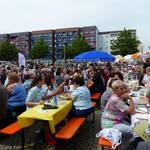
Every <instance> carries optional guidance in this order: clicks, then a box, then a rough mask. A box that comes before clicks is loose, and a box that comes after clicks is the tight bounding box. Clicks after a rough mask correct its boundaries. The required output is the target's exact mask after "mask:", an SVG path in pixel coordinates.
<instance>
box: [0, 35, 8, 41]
mask: <svg viewBox="0 0 150 150" xmlns="http://www.w3.org/2000/svg"><path fill="white" fill-rule="evenodd" d="M8 39H9V35H8V34H0V43H2V42H4V41H7V40H8Z"/></svg>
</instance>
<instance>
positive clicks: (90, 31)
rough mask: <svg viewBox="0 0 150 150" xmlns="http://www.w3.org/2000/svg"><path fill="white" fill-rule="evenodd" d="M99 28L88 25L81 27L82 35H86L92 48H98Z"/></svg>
mask: <svg viewBox="0 0 150 150" xmlns="http://www.w3.org/2000/svg"><path fill="white" fill-rule="evenodd" d="M98 32H99V31H98V28H97V27H96V26H87V27H82V28H80V35H81V36H84V37H85V39H86V41H87V42H88V44H89V45H90V47H91V49H98Z"/></svg>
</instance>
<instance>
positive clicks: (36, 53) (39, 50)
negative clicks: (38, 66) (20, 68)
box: [29, 39, 49, 59]
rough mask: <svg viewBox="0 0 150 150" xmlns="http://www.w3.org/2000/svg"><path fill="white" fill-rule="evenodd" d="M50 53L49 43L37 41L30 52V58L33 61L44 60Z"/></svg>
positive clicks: (41, 40)
mask: <svg viewBox="0 0 150 150" xmlns="http://www.w3.org/2000/svg"><path fill="white" fill-rule="evenodd" d="M48 53H49V48H48V45H47V43H45V41H44V40H43V39H39V40H37V41H36V42H35V43H34V44H33V46H32V48H31V49H30V51H29V57H30V58H32V59H39V58H44V57H45V56H46V55H47V54H48Z"/></svg>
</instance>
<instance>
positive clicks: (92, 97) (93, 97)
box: [91, 92, 101, 100]
mask: <svg viewBox="0 0 150 150" xmlns="http://www.w3.org/2000/svg"><path fill="white" fill-rule="evenodd" d="M100 96H101V93H99V92H97V93H93V94H92V95H91V99H93V100H99V99H100Z"/></svg>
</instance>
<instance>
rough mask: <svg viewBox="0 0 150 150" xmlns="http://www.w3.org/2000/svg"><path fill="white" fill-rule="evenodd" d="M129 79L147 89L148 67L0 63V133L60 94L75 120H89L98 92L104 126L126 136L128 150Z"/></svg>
mask: <svg viewBox="0 0 150 150" xmlns="http://www.w3.org/2000/svg"><path fill="white" fill-rule="evenodd" d="M130 79H136V80H138V83H139V85H141V86H147V87H148V86H149V85H150V63H148V61H147V62H146V63H145V64H143V63H134V64H129V63H126V62H124V63H109V62H107V63H106V62H105V63H99V64H97V63H69V64H65V65H61V66H60V65H53V64H50V65H44V64H40V63H38V64H34V63H29V64H27V67H24V66H21V67H18V66H17V65H9V66H8V65H7V64H1V65H0V97H1V100H0V107H1V108H0V128H3V127H4V126H7V125H8V124H10V123H11V122H14V121H16V120H17V116H18V115H19V114H21V113H22V112H24V111H26V109H30V108H31V107H34V106H36V105H40V104H43V102H44V101H45V100H52V98H53V97H55V96H57V95H59V94H61V93H64V94H65V96H66V97H67V98H68V99H70V100H72V102H73V107H72V110H71V112H70V114H69V115H70V116H71V117H72V116H76V117H78V116H84V117H85V116H88V115H89V114H90V113H91V112H92V111H93V106H92V102H91V94H93V93H95V92H100V93H101V95H102V96H101V114H100V116H102V117H101V124H100V126H101V127H102V128H115V129H118V130H119V131H120V132H122V135H123V139H124V141H123V143H122V145H121V149H122V150H125V149H130V146H131V145H132V146H133V142H134V141H135V138H134V136H133V134H132V128H131V122H130V114H133V113H134V104H133V100H132V97H131V96H130V94H129V93H130V88H129V86H128V85H127V81H128V80H130ZM66 91H67V92H66ZM134 148H135V147H134ZM132 149H133V147H132Z"/></svg>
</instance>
